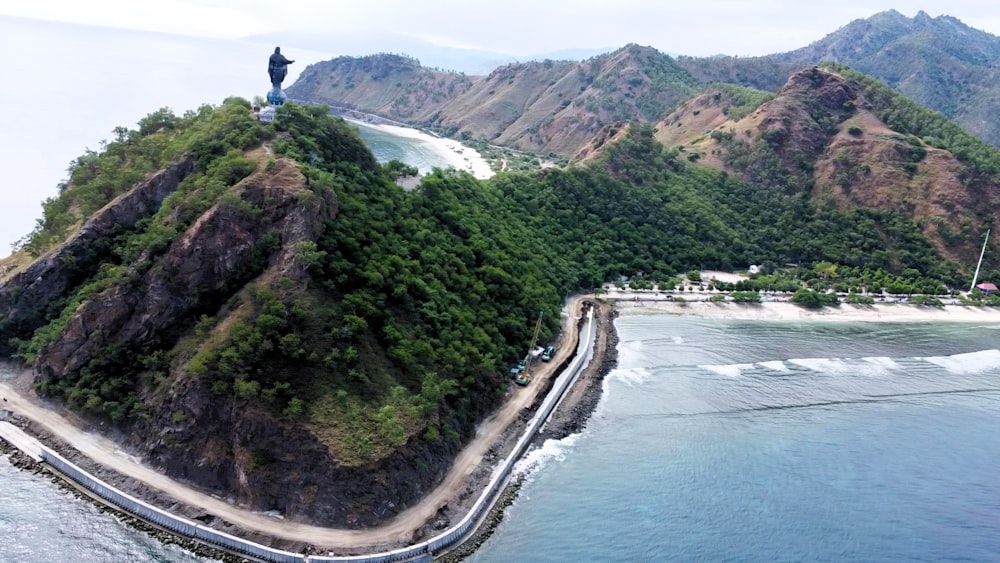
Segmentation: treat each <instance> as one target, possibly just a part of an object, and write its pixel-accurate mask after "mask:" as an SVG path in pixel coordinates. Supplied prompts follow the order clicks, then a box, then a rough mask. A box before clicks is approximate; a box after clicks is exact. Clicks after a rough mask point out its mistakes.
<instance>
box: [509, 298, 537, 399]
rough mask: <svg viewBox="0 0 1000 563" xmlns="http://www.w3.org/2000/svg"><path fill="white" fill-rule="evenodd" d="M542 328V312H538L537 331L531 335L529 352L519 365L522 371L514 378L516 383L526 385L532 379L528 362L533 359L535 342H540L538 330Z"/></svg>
mask: <svg viewBox="0 0 1000 563" xmlns="http://www.w3.org/2000/svg"><path fill="white" fill-rule="evenodd" d="M541 328H542V312H541V311H539V312H538V320H537V321H535V333H534V334H533V335H532V336H531V344H529V345H528V353H527V354H525V355H524V359H523V360H521V363H520V364H518V366H517V367H519V368H521V372H520V373H518V374H517V377H516V378H514V383H517V384H518V385H520V386H522V387H525V386H527V385H528V383H529V382H530V381H531V374H529V373H528V364H529V362H530V361H531V351H532V350H534V349H535V344H536V343H537V342H538V331H539V330H541Z"/></svg>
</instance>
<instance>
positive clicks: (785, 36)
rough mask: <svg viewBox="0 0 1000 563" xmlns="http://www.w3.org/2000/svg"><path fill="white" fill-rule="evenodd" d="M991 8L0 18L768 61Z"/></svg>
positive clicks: (887, 5)
mask: <svg viewBox="0 0 1000 563" xmlns="http://www.w3.org/2000/svg"><path fill="white" fill-rule="evenodd" d="M997 7H998V5H997V3H996V2H995V0H992V1H987V0H951V1H948V2H944V1H941V0H934V1H926V0H834V1H833V2H822V3H819V2H811V1H808V0H697V1H692V0H685V1H683V2H681V1H676V0H503V1H500V2H488V3H487V2H482V1H475V0H463V1H456V0H419V1H415V0H405V1H404V0H359V1H350V0H281V1H277V2H276V1H274V0H267V1H265V0H240V1H236V0H228V1H227V0H157V1H155V2H146V1H141V2H140V1H137V0H87V1H81V0H26V1H10V2H4V3H3V5H0V14H2V15H12V16H23V17H30V18H37V19H52V20H59V21H66V22H73V23H88V24H98V25H106V26H112V27H123V28H129V29H140V30H149V31H164V32H172V33H180V34H185V35H199V36H207V37H220V38H236V37H242V36H246V35H251V34H257V33H266V32H271V31H287V30H329V31H332V32H338V31H339V32H345V31H348V30H349V31H352V32H357V31H366V30H370V29H372V30H379V31H389V32H397V33H406V34H412V35H415V36H418V37H421V38H425V39H429V40H432V41H433V42H435V43H438V44H440V45H447V46H457V47H471V48H480V49H485V50H490V51H500V52H505V53H511V54H529V53H539V52H548V51H554V50H557V49H564V48H572V47H588V48H602V47H619V46H622V45H624V44H626V43H639V44H641V45H650V46H653V47H656V48H657V49H659V50H661V51H665V52H668V53H678V54H688V55H713V54H727V55H763V54H768V53H774V52H781V51H788V50H792V49H795V48H798V47H803V46H805V45H807V44H809V43H810V42H812V41H814V40H817V39H820V38H822V37H823V36H824V35H826V34H828V33H830V32H832V31H835V30H836V29H838V28H839V27H841V26H843V25H845V24H847V23H849V22H850V21H851V20H854V19H858V18H867V17H869V16H871V15H873V14H875V13H877V12H880V11H884V10H889V9H895V10H897V11H899V12H901V13H903V14H904V15H907V16H911V17H912V16H914V15H916V13H917V12H918V11H919V10H924V11H925V12H927V13H928V14H929V15H931V16H939V15H950V16H954V17H956V18H958V19H960V20H962V21H963V22H964V23H966V24H967V25H970V26H972V27H975V28H977V29H981V30H984V31H988V32H990V33H992V34H994V35H1000V10H998V9H997Z"/></svg>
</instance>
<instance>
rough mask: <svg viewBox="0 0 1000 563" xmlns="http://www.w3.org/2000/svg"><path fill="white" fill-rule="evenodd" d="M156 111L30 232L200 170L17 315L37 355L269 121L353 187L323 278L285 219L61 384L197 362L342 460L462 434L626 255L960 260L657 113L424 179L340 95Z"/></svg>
mask: <svg viewBox="0 0 1000 563" xmlns="http://www.w3.org/2000/svg"><path fill="white" fill-rule="evenodd" d="M154 115H156V117H155V118H153V116H151V117H150V118H147V120H144V121H143V122H142V123H140V130H139V131H135V132H133V131H125V132H123V134H122V138H121V139H120V140H116V141H115V142H114V143H111V144H109V146H108V148H107V149H106V150H105V151H104V152H102V153H99V154H95V155H93V156H92V157H89V156H88V157H87V158H86V159H85V161H84V162H81V163H78V164H77V165H76V166H75V167H74V170H73V177H72V178H71V181H70V183H69V185H68V186H67V187H66V189H65V190H64V191H63V193H62V194H61V196H60V197H59V198H58V199H56V200H54V201H53V202H51V203H50V204H48V205H47V206H46V217H45V220H44V221H43V222H42V224H40V226H39V229H38V230H37V231H36V232H35V233H34V234H33V235H32V236H31V237H30V239H29V241H28V242H27V243H26V244H27V245H28V248H29V249H35V248H36V247H37V250H44V249H45V248H47V247H48V246H50V245H51V244H52V243H53V242H55V241H58V240H59V239H60V238H61V237H64V236H65V234H66V233H67V232H68V230H69V228H70V226H71V225H73V224H77V223H78V222H79V220H80V219H82V218H83V217H85V216H86V212H88V211H92V210H93V209H96V208H97V207H99V206H100V205H102V204H103V202H106V201H109V200H110V199H111V198H112V197H114V196H115V195H116V194H119V193H122V192H123V191H124V190H126V189H128V187H129V186H130V185H131V183H134V182H135V180H136V179H137V178H141V177H142V176H143V175H145V174H147V173H148V172H150V171H151V170H153V169H155V168H156V167H158V166H161V165H162V164H163V163H165V162H169V161H171V160H174V159H177V158H180V157H181V156H182V155H193V156H194V157H195V158H197V159H198V162H199V167H198V172H197V173H196V174H194V175H193V176H192V177H190V178H189V179H188V180H185V182H184V184H183V186H182V188H181V189H180V190H178V193H177V194H175V195H173V196H171V197H170V198H169V199H168V201H167V202H166V203H165V204H164V206H163V209H161V211H160V212H158V213H157V214H156V215H155V216H153V217H150V218H149V220H148V221H143V222H141V224H140V225H138V226H137V227H136V228H134V229H130V230H126V231H124V232H122V233H120V234H119V235H117V236H116V237H115V238H114V239H113V240H110V241H107V248H106V249H105V250H103V251H101V252H98V253H96V254H95V256H93V257H91V258H88V261H89V262H92V264H91V265H90V266H89V267H88V269H87V272H88V273H87V274H86V276H85V278H86V279H85V280H84V281H83V282H82V283H81V284H80V285H79V286H78V287H77V288H76V289H75V291H74V292H73V294H72V295H70V296H68V297H67V298H66V300H65V301H64V302H63V303H62V304H61V305H60V306H58V307H53V308H50V311H48V312H45V313H44V315H45V320H46V324H45V326H43V327H42V328H41V329H39V330H37V331H35V332H34V333H33V334H31V335H18V334H11V333H9V332H5V333H4V334H3V336H4V337H5V338H10V337H12V336H13V337H19V338H21V340H20V341H19V345H20V350H21V354H22V357H23V358H24V359H26V360H29V361H30V360H32V359H34V358H35V357H37V356H39V355H42V354H45V351H46V347H47V346H49V345H50V344H51V343H52V342H53V341H54V339H55V338H56V337H58V335H59V334H60V333H61V332H62V330H63V328H64V327H65V326H66V322H67V320H68V319H69V318H71V317H72V315H73V313H74V311H76V309H77V307H78V306H79V305H80V304H81V303H83V302H84V301H86V300H87V299H88V298H90V297H91V296H93V295H95V294H97V293H98V292H101V291H104V290H105V289H107V288H108V287H111V286H113V285H115V284H127V283H134V282H135V279H136V276H137V274H138V273H141V272H142V271H144V270H143V268H146V267H148V266H147V265H149V264H153V263H154V261H155V259H156V257H157V256H158V255H159V254H161V253H162V252H164V250H165V249H167V248H169V245H170V244H172V243H173V242H174V241H175V240H176V238H177V236H178V235H179V234H180V233H183V232H184V230H185V229H187V228H188V226H189V225H191V224H192V222H193V221H195V220H196V219H197V217H198V216H199V215H200V213H201V212H203V211H204V210H205V209H206V208H207V206H208V205H210V204H212V203H213V202H214V201H222V202H225V201H227V200H226V197H227V196H226V192H227V187H228V186H231V185H232V184H233V183H235V182H237V181H239V180H240V179H241V178H243V177H245V176H246V175H247V174H250V173H251V172H252V171H253V170H254V168H255V166H254V164H255V163H254V162H253V161H252V160H248V159H247V158H245V157H244V156H243V154H242V152H241V151H243V150H244V149H246V148H248V147H251V146H253V145H254V144H256V143H259V142H260V141H261V140H267V141H268V142H269V143H270V146H271V147H272V149H273V151H274V152H275V154H276V156H278V157H280V156H287V157H291V158H294V159H295V160H297V161H298V162H299V166H300V169H301V171H302V173H303V175H304V176H305V178H306V180H307V184H308V185H307V188H308V189H307V190H305V191H303V192H302V193H301V194H300V195H299V196H298V197H300V198H301V200H302V201H308V200H309V199H310V198H315V197H324V196H326V195H330V194H333V195H335V199H336V202H337V208H338V215H337V217H336V218H335V219H333V220H329V221H327V222H326V224H325V225H324V229H323V232H322V234H321V235H320V236H319V237H317V238H316V239H315V240H308V241H302V242H299V243H298V244H297V245H296V247H295V253H296V258H295V259H296V261H297V263H299V264H301V265H302V266H303V267H304V268H305V271H306V275H305V276H304V277H296V276H293V275H291V274H289V275H275V276H261V275H260V274H261V272H263V271H264V270H265V268H267V264H268V257H269V256H272V255H273V252H274V249H275V248H277V246H278V245H279V243H280V241H278V240H277V238H276V237H277V236H278V235H277V234H276V233H272V234H270V235H269V236H265V237H263V238H262V239H261V241H260V242H259V243H258V246H259V248H258V252H257V253H256V254H255V259H254V260H252V261H251V262H252V264H249V265H248V266H247V268H246V269H245V270H244V271H243V274H242V275H241V277H240V279H235V280H233V283H232V284H231V287H230V288H229V289H228V290H227V291H226V292H224V293H219V294H213V295H205V296H202V297H201V298H200V299H201V300H200V301H199V302H198V303H196V304H194V305H193V306H192V307H191V310H190V313H189V314H188V315H187V316H186V317H185V318H184V319H182V320H181V321H180V322H179V323H178V326H175V327H171V328H170V329H169V330H167V331H165V332H164V333H162V334H157V335H153V336H151V337H150V338H148V339H147V340H146V341H144V342H142V343H141V344H140V345H138V346H137V347H134V348H130V349H119V348H109V349H107V350H104V351H102V352H101V353H100V354H97V355H96V356H95V357H94V358H92V360H91V361H90V363H89V364H88V365H87V366H86V368H85V369H83V370H81V371H80V372H79V373H78V374H73V375H72V376H70V377H66V378H63V379H60V380H51V381H46V382H44V383H43V384H42V385H41V390H42V391H43V392H45V393H47V394H50V395H54V396H59V397H63V398H65V399H66V400H67V401H68V402H69V403H70V404H71V405H73V406H75V407H77V408H80V409H84V410H89V411H92V412H94V413H100V414H103V415H107V416H110V417H111V418H113V419H116V420H120V419H123V418H125V417H128V416H130V415H143V414H144V413H145V412H147V411H146V410H144V409H149V408H155V404H153V405H149V406H147V407H143V406H141V402H140V401H139V395H140V393H143V392H149V393H150V395H152V393H151V392H150V390H155V389H156V388H157V387H158V386H162V385H167V384H169V382H171V381H175V380H176V379H177V378H182V377H190V378H192V379H193V380H195V381H198V382H200V383H201V384H202V385H204V386H205V388H208V389H210V390H211V392H214V393H216V394H217V395H218V396H220V397H233V398H234V400H239V401H245V402H248V403H251V404H254V405H258V406H260V407H262V408H266V409H270V411H271V412H273V413H274V415H275V416H282V417H286V418H287V419H289V420H293V421H301V422H304V423H308V424H311V425H312V427H313V428H314V431H315V432H316V434H317V435H318V436H319V437H320V439H322V440H323V441H324V443H326V444H327V445H328V446H329V447H330V448H331V449H332V450H334V451H335V452H337V455H338V458H339V459H341V460H343V462H344V463H349V464H359V465H360V464H365V463H369V462H371V461H374V460H377V459H380V458H381V457H383V456H384V455H386V454H387V452H390V451H391V450H392V449H393V448H396V447H399V446H401V445H403V444H405V443H406V442H407V441H409V440H412V439H423V440H428V441H431V442H435V443H438V442H440V443H442V444H443V446H444V447H454V446H455V445H457V444H458V443H459V442H460V441H461V440H462V439H463V438H464V437H466V436H469V435H470V434H471V433H472V432H473V430H474V425H475V424H476V422H477V421H479V420H480V419H481V418H482V416H483V415H484V414H485V413H486V412H487V411H488V409H489V408H491V407H492V406H494V405H495V404H496V402H497V401H498V399H499V397H500V396H501V395H502V393H503V391H504V390H505V389H506V387H507V385H508V382H507V380H506V373H507V366H508V365H509V364H510V363H512V362H514V361H515V360H516V358H519V357H521V356H523V354H524V352H525V348H526V346H527V344H528V341H529V339H530V337H531V331H532V328H533V325H534V320H535V318H536V317H537V315H538V313H539V311H541V312H542V313H543V319H544V324H543V331H542V339H543V341H544V339H547V338H550V337H551V336H552V335H553V334H554V331H555V330H556V328H557V324H558V320H559V318H560V317H559V310H560V309H561V306H562V303H563V300H564V299H565V297H566V296H567V295H569V294H571V293H573V292H575V291H578V290H586V291H589V290H591V289H592V288H594V287H596V286H599V285H600V284H601V283H603V282H605V281H608V280H614V279H618V277H619V276H620V275H634V274H636V273H643V274H644V277H646V278H647V279H650V280H664V281H665V280H673V279H674V276H675V275H676V274H677V273H678V272H685V271H689V270H692V269H698V268H719V269H734V268H739V269H742V268H744V267H746V265H748V264H751V263H754V264H760V263H764V264H767V265H770V266H771V267H772V268H777V267H778V266H780V265H783V264H786V263H788V262H796V263H801V264H803V265H804V266H807V267H808V266H810V265H812V264H814V263H818V264H819V267H817V268H816V269H815V272H816V277H818V278H822V279H823V280H824V281H825V282H827V283H830V284H834V283H836V280H835V278H834V276H833V275H832V274H831V272H832V271H837V268H840V270H839V271H840V272H851V273H857V274H858V276H860V277H862V278H864V276H865V275H869V276H870V277H872V278H873V280H872V281H873V283H876V281H875V279H874V278H876V277H878V276H882V277H883V278H884V279H890V278H891V277H892V276H903V277H905V278H906V279H910V278H913V277H914V276H913V272H917V276H916V278H915V280H914V283H917V281H920V280H924V279H925V278H926V280H929V281H928V282H927V283H929V284H931V283H933V284H936V285H935V287H939V286H940V284H941V282H944V283H948V284H952V283H955V282H956V281H957V279H958V272H957V270H956V268H955V267H954V266H953V265H950V264H948V263H946V262H944V261H942V260H941V259H940V258H939V257H938V256H937V255H936V254H935V253H934V252H933V250H932V249H931V247H930V246H929V245H928V243H927V242H926V241H925V240H924V239H923V238H922V236H921V235H920V231H919V229H918V228H917V227H916V226H915V225H913V224H912V223H910V222H908V221H906V220H905V219H903V218H901V217H900V216H898V215H895V214H892V213H889V212H881V211H880V212H876V211H871V210H856V211H852V212H849V213H840V212H837V211H833V210H825V209H819V208H818V207H817V206H815V205H814V204H812V203H811V202H810V201H809V200H808V199H807V198H806V197H805V196H804V195H794V194H790V193H788V192H787V191H786V190H784V189H782V187H781V186H769V185H753V184H747V183H743V182H739V181H737V180H735V179H733V178H731V177H729V176H727V175H726V174H724V173H721V172H716V171H712V170H706V169H702V168H699V167H695V166H692V165H690V164H688V163H687V162H685V160H684V159H682V158H680V157H679V154H678V153H677V152H676V151H674V150H668V149H665V148H664V147H663V146H662V145H660V144H658V143H656V142H655V140H654V139H653V132H652V129H651V128H650V127H648V126H638V125H636V126H633V128H632V131H631V133H630V134H629V135H628V136H627V137H626V138H625V139H624V140H623V141H621V142H620V143H618V144H616V145H613V146H611V147H609V148H608V149H607V151H606V153H605V156H604V157H603V160H601V161H600V162H598V163H597V164H595V165H594V166H592V167H588V168H572V169H568V170H547V171H545V172H541V173H535V174H521V173H506V174H501V175H499V176H498V177H497V178H495V179H494V180H492V181H487V182H480V181H476V180H475V179H473V178H472V177H471V176H469V175H467V174H464V173H454V172H443V171H438V172H435V173H434V174H432V175H430V176H428V177H426V178H425V179H424V180H423V183H422V185H421V186H420V188H418V189H415V190H413V191H410V192H404V191H403V190H402V189H401V188H399V187H398V186H396V185H395V183H394V180H395V177H396V174H397V173H398V171H399V166H398V164H397V165H388V166H386V167H380V166H378V165H377V164H376V163H375V161H374V159H373V157H372V156H371V154H370V153H369V152H368V151H367V149H365V148H364V146H363V145H362V144H361V143H360V141H359V140H358V138H357V136H356V133H354V132H353V131H352V130H351V129H350V128H349V127H348V126H346V125H345V124H344V122H343V121H341V120H339V119H336V118H332V117H330V116H328V115H327V114H326V110H325V108H321V107H297V106H295V105H291V104H289V105H286V106H284V107H282V108H280V109H279V111H278V119H277V121H276V122H275V124H273V125H269V126H263V125H260V124H259V123H257V122H256V121H255V120H254V119H253V116H252V114H251V112H250V111H249V104H247V103H246V102H245V101H242V100H229V101H227V102H226V103H224V104H223V105H222V106H221V107H219V108H208V107H206V108H203V109H202V110H200V111H199V112H198V113H196V114H192V115H188V116H185V117H183V118H177V117H174V116H172V115H170V114H169V112H164V113H159V115H157V114H154ZM143 124H145V125H143ZM144 129H145V131H143V130H144ZM150 147H159V150H153V149H152V148H150ZM112 175H114V176H113V177H112ZM94 186H98V187H94ZM95 194H100V195H99V196H98V195H95ZM237 199H238V198H237ZM84 201H86V202H88V203H86V206H84V203H82V202H84ZM243 203H244V204H245V203H246V202H243ZM238 204H239V202H233V205H236V206H239V205H238ZM95 206H96V207H95ZM239 211H240V212H241V213H245V214H246V217H250V218H252V217H253V216H254V213H255V210H254V209H242V208H241V210H239ZM33 251H35V250H33ZM823 264H830V265H831V266H833V270H832V271H831V268H829V267H826V266H824V265H823ZM920 283H923V281H920ZM739 289H740V290H743V291H746V292H747V293H741V294H739V299H740V300H742V301H747V302H753V301H754V300H755V299H756V298H757V297H755V296H756V294H755V293H753V291H752V290H754V289H757V288H751V287H746V288H739ZM136 358H138V359H139V361H138V362H137V361H135V360H136ZM144 390H145V391H144ZM173 416H174V419H175V420H178V419H179V420H184V417H185V415H184V413H183V412H181V413H180V414H178V413H173Z"/></svg>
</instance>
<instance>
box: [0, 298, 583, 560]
mask: <svg viewBox="0 0 1000 563" xmlns="http://www.w3.org/2000/svg"><path fill="white" fill-rule="evenodd" d="M586 298H587V297H576V298H574V299H573V300H572V301H570V303H569V304H568V306H567V308H566V310H565V311H564V312H565V314H564V317H563V332H562V336H561V338H562V342H561V343H560V346H559V348H558V351H557V354H556V356H555V357H554V358H553V359H552V361H551V362H550V363H548V364H543V365H542V366H539V367H537V368H536V372H535V373H534V374H533V377H532V380H531V382H530V384H529V385H528V386H527V387H525V388H518V389H516V390H515V391H514V392H513V393H512V394H511V395H510V396H509V397H508V398H507V400H506V401H505V402H504V404H503V405H501V406H500V408H499V409H498V410H497V411H496V412H495V413H493V414H492V415H491V416H490V417H488V418H487V419H486V420H484V421H483V422H482V423H481V424H480V426H479V429H478V431H477V433H476V437H475V438H474V439H473V440H472V441H471V442H470V443H469V444H468V445H467V446H466V447H465V448H463V449H462V451H461V453H459V455H458V457H457V458H456V459H455V462H454V464H453V465H452V468H451V470H450V471H449V472H448V475H447V476H446V477H445V479H444V481H442V482H441V484H439V485H438V486H437V487H436V488H435V489H434V490H433V491H432V492H431V493H430V494H429V495H427V496H426V497H424V499H422V500H421V501H420V502H419V503H418V504H417V505H415V506H413V507H411V508H409V509H407V510H405V511H403V512H401V513H400V514H399V515H397V516H396V517H395V518H393V519H392V520H390V521H389V522H387V523H385V524H383V525H382V526H378V527H374V528H368V529H364V530H345V529H336V528H323V527H319V526H314V525H310V524H304V523H300V522H293V521H290V520H284V519H277V518H272V517H269V516H264V515H262V514H260V513H257V512H254V511H252V510H249V509H247V508H242V507H239V506H236V505H233V504H229V503H227V502H225V501H223V500H220V499H218V498H215V497H213V496H211V495H209V494H206V493H204V492H201V491H198V490H196V489H194V488H192V487H190V486H188V485H184V484H182V483H179V482H177V481H174V480H173V479H171V478H169V477H167V476H165V475H163V474H161V473H159V472H157V471H155V470H154V469H151V468H149V467H147V466H145V465H143V464H142V463H141V462H139V461H138V460H136V458H135V457H133V456H130V455H128V454H126V453H125V452H123V451H122V450H121V449H120V448H119V447H118V445H117V444H115V443H114V442H112V441H111V440H109V439H107V438H105V437H103V436H100V435H98V434H95V433H92V432H87V431H85V430H83V429H81V428H80V427H78V426H76V425H75V424H73V423H72V422H70V421H69V420H67V419H66V418H65V417H64V416H62V415H61V414H60V413H58V412H56V411H54V410H51V409H49V408H46V407H43V406H41V405H39V404H38V403H36V402H34V401H32V400H29V399H28V398H26V397H25V396H23V395H21V394H20V393H18V392H17V391H16V390H14V389H13V388H12V387H10V386H9V385H6V384H4V383H0V393H2V394H3V396H4V397H5V398H6V399H7V402H6V403H3V406H4V407H6V408H8V409H10V410H11V411H13V412H14V413H16V414H19V415H22V416H24V417H26V418H28V419H30V420H32V421H34V422H36V423H38V424H39V425H41V426H42V427H44V428H45V429H46V430H48V431H49V432H51V433H52V434H53V435H54V436H55V437H57V438H59V439H60V440H62V441H64V442H66V443H67V444H69V445H71V446H72V447H74V448H76V449H77V450H79V451H80V452H81V453H82V454H83V455H85V456H86V457H88V458H90V459H91V460H93V461H95V462H97V463H99V464H101V465H104V466H106V467H108V468H111V469H113V470H115V471H117V472H118V473H121V474H122V475H125V476H127V477H130V478H132V479H136V480H138V481H141V482H142V483H144V484H146V485H148V486H149V487H151V488H153V489H156V490H159V491H162V492H164V493H166V494H168V495H170V496H171V497H173V498H175V499H177V500H178V501H179V502H181V503H184V504H187V505H190V506H194V507H198V508H201V509H203V510H205V511H206V512H208V513H210V514H212V515H215V516H217V517H219V518H222V519H223V520H226V521H227V522H230V523H232V524H234V525H236V526H239V527H241V528H244V529H246V530H251V531H254V532H259V533H262V534H265V535H268V536H273V537H277V538H281V539H285V540H292V541H299V542H305V543H308V544H312V545H315V546H318V547H321V548H327V549H337V548H340V549H344V548H362V547H377V546H386V545H397V544H408V543H410V542H411V540H412V536H413V533H414V532H415V531H416V530H418V529H419V528H421V527H422V526H423V525H424V524H426V523H427V521H429V520H430V519H431V518H433V517H434V516H435V514H436V513H437V511H438V510H439V508H440V507H441V506H442V505H444V504H445V503H447V502H448V501H449V500H451V499H452V498H453V497H455V496H456V495H457V493H458V492H459V491H460V490H461V489H462V487H463V486H464V485H465V482H466V479H467V477H468V476H469V474H470V473H472V472H473V471H474V470H475V469H476V467H478V466H479V464H480V462H481V460H482V457H483V455H485V453H486V452H487V451H489V449H490V448H491V447H492V445H493V444H494V442H496V441H497V439H499V438H500V436H501V435H502V434H503V432H504V431H505V430H506V429H507V428H508V427H509V426H510V425H511V424H512V423H513V422H514V421H515V420H516V419H517V418H518V417H519V416H520V414H521V413H522V411H523V410H524V409H525V408H527V407H529V406H530V405H532V404H533V403H534V401H535V398H536V397H537V395H538V394H539V392H540V391H541V389H542V388H544V382H545V381H546V380H548V379H549V378H550V377H551V376H552V375H553V373H554V372H555V370H556V368H557V367H558V366H559V365H561V364H562V363H563V361H564V360H565V359H566V358H567V357H568V356H569V355H570V353H571V352H572V351H573V350H574V349H575V348H576V345H577V341H578V339H579V334H578V326H577V318H578V316H579V315H580V311H581V308H582V304H583V301H584V300H585V299H586Z"/></svg>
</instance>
